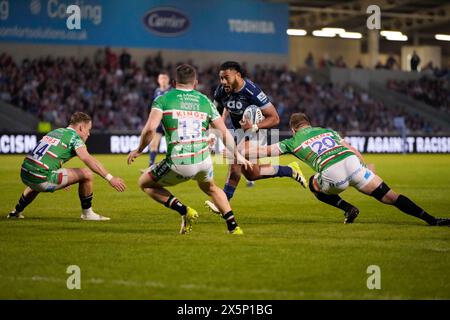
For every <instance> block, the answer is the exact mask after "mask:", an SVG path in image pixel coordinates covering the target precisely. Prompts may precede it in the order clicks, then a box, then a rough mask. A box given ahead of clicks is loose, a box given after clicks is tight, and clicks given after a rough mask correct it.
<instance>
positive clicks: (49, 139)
mask: <svg viewBox="0 0 450 320" xmlns="http://www.w3.org/2000/svg"><path fill="white" fill-rule="evenodd" d="M41 141H42V142H45V143H47V144H49V145H52V146H57V145H58V144H59V142H60V141H61V140H59V139H56V138H53V137H49V136H44V137H43V138H42V140H41Z"/></svg>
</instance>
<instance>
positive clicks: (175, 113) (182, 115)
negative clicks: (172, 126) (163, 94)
mask: <svg viewBox="0 0 450 320" xmlns="http://www.w3.org/2000/svg"><path fill="white" fill-rule="evenodd" d="M166 112H171V113H172V118H174V119H198V120H202V121H205V120H206V119H207V117H208V114H207V113H205V112H199V111H184V110H167V111H164V114H166Z"/></svg>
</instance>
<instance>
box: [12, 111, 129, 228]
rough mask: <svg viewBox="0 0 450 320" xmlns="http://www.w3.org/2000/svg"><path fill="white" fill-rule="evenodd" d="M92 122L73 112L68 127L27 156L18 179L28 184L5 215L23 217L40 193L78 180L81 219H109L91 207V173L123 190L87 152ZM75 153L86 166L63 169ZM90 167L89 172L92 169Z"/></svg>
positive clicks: (120, 182) (42, 141)
mask: <svg viewBox="0 0 450 320" xmlns="http://www.w3.org/2000/svg"><path fill="white" fill-rule="evenodd" d="M91 128H92V121H91V118H90V117H89V115H87V114H85V113H83V112H75V113H74V114H73V115H72V116H71V118H70V124H69V126H68V127H67V128H60V129H56V130H53V131H51V132H49V133H47V134H46V135H45V136H44V137H43V138H42V139H41V140H40V141H39V143H38V144H37V145H36V147H35V148H34V149H33V150H32V151H31V152H30V154H28V155H27V156H26V158H25V159H24V161H23V163H22V168H21V175H20V176H21V178H22V182H23V183H24V184H25V185H26V186H27V187H26V188H25V191H24V192H23V194H22V196H21V197H20V199H19V202H18V203H17V205H16V207H15V209H14V210H13V211H11V212H10V213H9V214H8V216H7V217H8V218H24V216H23V214H22V212H23V210H24V209H25V207H26V206H28V205H29V204H30V203H31V202H32V201H33V200H34V199H35V198H36V197H37V195H38V194H39V193H40V192H54V191H56V190H59V189H62V188H65V187H67V186H70V185H72V184H75V183H78V184H79V188H78V195H79V197H80V202H81V208H82V213H81V219H83V220H94V221H103V220H109V218H108V217H103V216H101V215H99V214H97V213H95V212H94V211H93V210H92V198H93V190H92V189H93V174H92V172H95V173H97V174H98V175H100V176H101V177H103V178H105V179H106V180H108V182H109V184H110V185H111V187H113V188H114V189H116V190H117V191H119V192H122V191H124V190H125V184H124V182H123V180H122V179H121V178H118V177H113V176H112V175H111V174H110V173H108V171H107V170H106V169H105V168H104V167H103V165H102V164H101V163H100V162H99V161H98V160H97V159H95V158H94V157H93V156H91V155H90V154H89V152H88V151H87V148H86V145H85V142H86V140H87V138H88V137H89V135H90V130H91ZM75 156H78V157H79V158H80V160H81V161H83V162H84V163H85V164H86V166H87V167H88V168H89V169H88V168H81V169H79V168H74V169H68V168H62V165H63V164H64V163H65V162H67V161H69V160H70V159H72V158H73V157H75ZM91 170H92V171H91Z"/></svg>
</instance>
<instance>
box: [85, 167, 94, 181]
mask: <svg viewBox="0 0 450 320" xmlns="http://www.w3.org/2000/svg"><path fill="white" fill-rule="evenodd" d="M82 170H83V179H84V180H88V181H92V180H93V179H94V173H93V172H92V171H91V170H89V169H87V168H85V169H82Z"/></svg>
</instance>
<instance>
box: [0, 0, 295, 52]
mask: <svg viewBox="0 0 450 320" xmlns="http://www.w3.org/2000/svg"><path fill="white" fill-rule="evenodd" d="M73 4H75V5H78V6H79V7H80V9H81V29H80V30H69V29H68V28H67V26H66V20H67V18H68V16H69V14H67V13H66V9H67V7H68V6H70V5H73ZM287 27H288V5H287V4H278V3H267V2H263V1H257V0H228V1H227V0H195V1H180V0H172V1H170V0H169V1H158V0H153V1H148V0H147V1H145V0H132V1H130V0H108V1H106V0H0V41H14V42H22V43H39V44H65V45H98V46H123V47H137V48H160V49H178V50H206V51H240V52H257V53H276V54H286V53H287V52H288V38H287V35H286V29H287Z"/></svg>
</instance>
